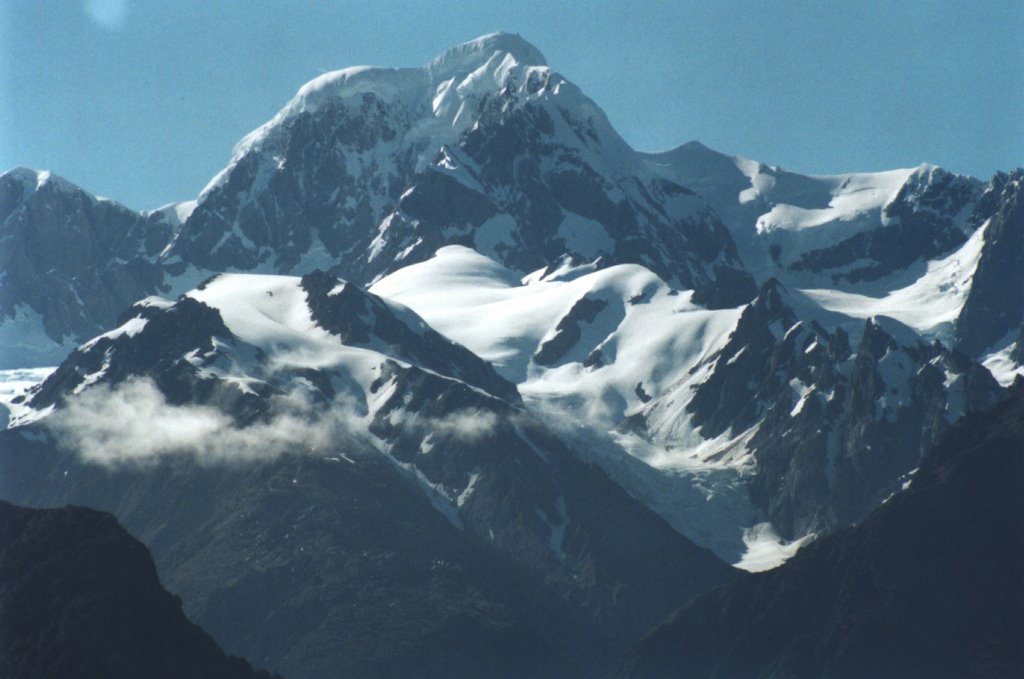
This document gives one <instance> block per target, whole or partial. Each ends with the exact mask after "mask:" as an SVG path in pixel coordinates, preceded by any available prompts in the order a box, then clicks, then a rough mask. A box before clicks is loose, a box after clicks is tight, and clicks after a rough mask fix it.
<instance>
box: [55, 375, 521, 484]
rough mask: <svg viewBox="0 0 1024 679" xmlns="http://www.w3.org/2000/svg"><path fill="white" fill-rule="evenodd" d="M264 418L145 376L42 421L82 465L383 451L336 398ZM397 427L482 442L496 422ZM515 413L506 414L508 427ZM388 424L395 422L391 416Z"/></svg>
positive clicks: (296, 402) (299, 395)
mask: <svg viewBox="0 0 1024 679" xmlns="http://www.w3.org/2000/svg"><path fill="white" fill-rule="evenodd" d="M270 412H271V416H270V417H269V419H267V420H266V421H260V422H256V423H253V424H250V425H249V426H246V427H239V426H238V425H237V424H236V423H235V422H234V421H233V420H232V418H231V417H230V416H229V415H227V414H226V413H224V412H222V411H221V410H219V409H217V408H215V407H212V406H205V405H195V404H186V405H173V404H171V403H168V402H167V399H166V398H164V395H163V393H162V392H161V391H160V389H159V388H157V386H156V385H155V384H154V382H153V381H152V380H151V379H149V378H134V379H130V380H127V381H125V382H123V383H122V384H119V385H117V386H116V387H113V388H111V387H109V386H106V385H96V386H93V387H91V388H89V389H87V390H86V391H85V392H83V393H81V394H78V395H76V396H74V397H72V398H70V399H69V400H68V402H67V404H66V405H65V406H64V407H62V408H60V409H58V410H57V411H55V412H54V413H52V414H51V415H50V416H49V417H47V418H46V419H45V420H44V422H45V423H46V426H47V427H48V429H49V430H50V432H51V433H52V434H53V435H54V436H55V437H56V439H57V442H58V444H59V445H60V446H61V447H62V448H64V449H66V450H69V451H72V452H75V453H76V454H77V455H79V457H80V458H81V459H82V460H83V461H85V462H89V463H94V464H101V465H106V466H120V465H149V464H154V463H156V462H158V461H160V460H161V459H164V458H167V457H170V456H178V457H191V458H193V459H195V460H196V461H197V462H199V463H201V464H231V463H245V462H254V461H264V460H271V459H274V458H277V457H279V456H281V455H284V454H305V455H325V456H326V455H330V454H332V453H333V452H336V451H338V450H339V448H345V449H347V450H349V451H350V450H352V444H355V445H356V446H358V448H360V449H366V450H370V449H380V450H384V449H386V448H385V447H382V446H381V445H380V444H381V443H382V442H380V441H379V440H377V439H376V437H374V436H372V435H371V434H370V433H369V422H368V419H367V418H366V417H365V416H360V415H359V414H358V409H357V408H356V407H355V404H354V403H351V402H346V401H344V400H342V399H338V400H335V401H334V402H332V403H330V404H323V403H313V402H312V401H311V400H310V398H309V397H308V396H307V395H306V394H305V393H304V392H302V391H295V392H293V393H291V394H289V395H287V396H277V397H274V398H273V399H271V403H270ZM395 416H397V419H398V420H399V422H398V423H397V424H398V426H399V427H400V428H403V429H411V430H413V432H414V435H416V436H421V437H433V438H435V439H437V438H441V439H444V438H448V439H455V440H457V441H459V442H462V443H468V444H470V445H474V444H477V443H481V442H483V441H484V440H485V439H486V438H487V437H488V436H489V435H490V434H492V433H493V432H494V431H495V430H496V429H497V428H498V427H499V426H501V425H502V424H503V423H508V421H507V420H506V419H504V418H501V417H499V416H497V415H495V414H494V413H489V412H484V411H477V410H465V411H460V412H457V413H454V414H452V415H450V416H448V417H445V418H422V417H415V415H414V414H412V413H402V414H398V413H394V414H393V415H392V417H395ZM516 418H517V416H513V421H512V422H511V423H512V424H515V421H514V420H515V419H516ZM393 421H394V420H393Z"/></svg>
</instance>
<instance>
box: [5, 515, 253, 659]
mask: <svg viewBox="0 0 1024 679" xmlns="http://www.w3.org/2000/svg"><path fill="white" fill-rule="evenodd" d="M0 676H3V677H6V678H7V679H18V678H21V677H25V678H26V679H28V678H31V679H46V678H49V677H54V678H57V677H59V678H61V679H71V678H79V677H81V678H86V677H97V678H99V677H102V678H104V679H117V678H119V677H125V678H129V677H131V678H134V677H153V678H159V677H167V678H168V679H171V678H178V677H192V678H194V679H201V678H204V677H209V678H210V679H214V678H217V679H247V678H250V677H264V678H266V679H269V677H270V675H269V674H267V673H265V672H256V671H254V670H253V669H252V667H250V666H249V664H248V663H247V662H245V661H244V660H241V659H239V658H234V657H227V656H226V655H224V652H223V651H221V650H220V648H218V647H217V645H216V644H215V643H214V641H213V639H211V638H210V637H209V636H208V635H207V634H206V633H205V632H203V631H202V630H201V629H200V628H199V627H197V626H196V625H194V624H192V623H191V622H189V621H188V619H186V618H185V615H184V613H182V611H181V600H180V599H178V598H177V597H175V596H172V595H171V594H170V593H168V592H167V591H166V590H165V589H163V587H161V586H160V582H159V580H158V579H157V575H156V569H155V568H154V566H153V560H152V558H151V557H150V556H149V552H147V551H146V548H145V547H144V546H143V545H142V543H140V542H139V541H138V540H135V539H134V538H132V537H131V536H130V535H128V533H126V532H125V531H124V529H123V528H121V526H120V525H118V523H117V521H116V520H115V519H114V517H113V516H110V515H109V514H104V513H102V512H97V511H94V510H91V509H85V508H81V507H68V508H65V509H46V510H42V509H27V508H24V507H17V506H15V505H11V504H8V503H6V502H0Z"/></svg>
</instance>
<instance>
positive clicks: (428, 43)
mask: <svg viewBox="0 0 1024 679" xmlns="http://www.w3.org/2000/svg"><path fill="white" fill-rule="evenodd" d="M496 30H505V31H510V32H515V33H519V34H521V35H522V36H523V37H524V38H526V39H527V40H529V41H530V42H532V43H533V44H534V45H536V46H537V47H538V48H539V49H540V51H541V52H543V53H544V54H545V55H546V57H547V60H548V62H549V64H551V65H552V66H553V67H554V68H555V69H556V70H558V71H559V72H561V73H562V74H563V75H565V76H566V77H567V78H569V79H570V80H572V81H574V82H575V83H576V84H578V85H579V86H580V87H581V88H582V89H583V91H584V92H586V93H587V94H588V95H589V96H590V97H591V98H593V99H594V100H595V101H596V102H597V103H598V104H599V105H600V106H601V107H602V108H603V109H604V110H605V111H606V113H607V114H608V116H609V118H610V119H611V121H612V123H613V124H614V125H615V126H616V128H617V129H618V130H619V132H620V133H621V134H622V135H623V137H625V138H626V140H627V141H629V142H630V143H631V144H632V145H633V146H634V147H636V148H638V149H641V150H664V149H668V148H672V147H674V146H677V145H679V144H682V143H685V142H687V141H690V140H693V139H697V140H700V141H702V142H704V143H705V144H707V145H708V146H711V147H712V148H717V149H719V150H722V151H727V152H730V153H735V154H739V155H743V156H746V157H749V158H754V159H757V160H761V161H763V162H766V163H769V164H773V165H781V166H784V167H786V168H789V169H793V170H797V171H802V172H809V173H830V172H842V171H862V170H881V169H888V168H894V167H910V166H915V165H917V164H919V163H921V162H931V163H936V164H939V165H942V166H944V167H947V168H948V169H950V170H953V171H955V172H961V173H966V174H972V175H975V176H978V177H982V178H988V177H989V176H991V175H992V173H993V172H995V171H996V170H999V169H1004V170H1005V169H1011V168H1013V167H1016V166H1019V165H1024V39H1022V38H1021V35H1022V33H1024V0H980V1H979V0H974V1H973V2H959V1H957V0H934V1H931V2H921V1H914V0H903V1H901V2H879V1H868V0H861V1H854V2H850V1H849V0H844V1H842V2H833V1H830V0H816V1H812V2H804V1H800V0H790V1H786V0H773V1H772V2H758V1H754V0H715V1H707V2H645V1H641V0H634V1H632V2H597V1H594V2H567V3H556V2H551V1H550V0H548V1H545V2H535V1H531V0H519V1H517V2H509V1H506V2H500V3H497V2H494V3H492V2H484V1H482V0H474V1H472V2H469V1H466V2H457V1H453V0H432V1H430V2H412V1H404V2H383V1H382V0H377V1H373V2H364V1H345V2H341V1H338V2H328V1H326V0H321V1H317V2H314V1H313V0H290V1H286V0H275V1H271V0H216V1H214V2H210V1H209V0H204V1H202V2H195V1H193V0H173V1H171V2H160V1H158V0H47V1H46V2H42V1H40V0H0V171H4V170H7V169H9V168H11V167H14V166H15V165H27V166H30V167H34V168H37V169H49V170H52V171H54V172H56V173H58V174H61V175H63V176H65V177H67V178H68V179H70V180H72V181H74V182H76V183H79V184H81V185H83V186H84V187H86V188H87V189H89V190H90V191H93V192H96V193H99V194H101V195H106V196H109V197H112V198H115V199H117V200H120V201H121V202H123V203H125V204H126V205H128V206H130V207H133V208H137V209H145V208H153V207H157V206H158V205H161V204H163V203H167V202H171V201H174V200H184V199H188V198H192V197H194V196H195V195H196V194H197V193H198V192H199V190H200V189H201V188H202V187H203V186H204V185H205V183H206V182H207V180H208V179H209V178H210V177H211V176H213V175H214V174H215V173H216V172H217V171H218V170H219V169H220V168H221V167H223V165H224V164H225V163H226V162H227V161H228V160H229V158H230V155H231V148H232V146H233V145H234V143H235V142H236V141H237V140H238V139H239V138H241V137H242V136H243V135H244V134H245V133H246V132H248V131H249V130H251V129H253V128H255V127H256V126H258V125H260V124H261V123H263V122H264V121H265V120H267V119H268V118H270V117H271V116H272V115H273V114H274V113H275V112H276V111H277V109H278V108H280V107H281V106H282V105H283V104H284V103H285V102H286V101H287V100H288V99H289V98H290V97H291V95H292V94H293V93H294V92H295V91H296V90H297V89H298V88H299V87H300V86H301V85H302V84H303V83H304V82H306V81H307V80H309V79H311V78H313V77H315V76H317V75H318V74H319V73H321V72H324V71H329V70H334V69H337V68H342V67H345V66H351V65H357V64H376V65H385V66H418V65H421V64H423V63H426V62H427V61H429V60H430V59H431V58H433V57H434V56H435V55H437V54H438V53H440V52H442V51H444V50H445V49H446V48H448V47H450V46H452V45H455V44H457V43H460V42H463V41H465V40H469V39H472V38H474V37H477V36H478V35H482V34H484V33H490V32H493V31H496Z"/></svg>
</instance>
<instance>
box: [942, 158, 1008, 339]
mask: <svg viewBox="0 0 1024 679" xmlns="http://www.w3.org/2000/svg"><path fill="white" fill-rule="evenodd" d="M1022 196H1024V170H1017V171H1015V172H1013V173H1011V174H1009V175H1004V174H1000V175H997V176H996V178H995V179H994V180H993V181H992V185H991V186H990V187H989V190H988V191H987V192H986V194H985V196H984V197H983V200H984V203H983V204H984V206H985V207H986V208H987V209H988V210H989V211H991V214H990V215H989V216H988V217H987V218H986V219H987V222H986V224H987V226H986V228H985V240H984V245H983V246H982V251H981V257H980V259H979V261H978V267H977V270H976V271H975V273H974V282H973V284H972V286H971V293H970V295H969V296H968V298H967V301H966V302H965V303H964V306H963V309H962V310H961V311H960V317H959V318H958V319H957V340H958V346H959V348H960V349H961V350H962V351H964V352H965V353H967V354H970V355H977V354H979V353H981V352H983V351H984V350H985V349H988V348H990V347H992V345H994V344H996V343H997V342H999V340H1001V339H1003V338H1005V337H1006V336H1007V335H1011V336H1016V334H1017V331H1019V329H1020V328H1021V327H1022V325H1024V198H1022ZM1020 346H1021V345H1020V344H1019V343H1018V345H1017V347H1018V349H1019V348H1020Z"/></svg>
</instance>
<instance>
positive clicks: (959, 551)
mask: <svg viewBox="0 0 1024 679" xmlns="http://www.w3.org/2000/svg"><path fill="white" fill-rule="evenodd" d="M1022 423H1024V393H1022V392H1021V390H1020V389H1017V390H1016V393H1015V394H1014V395H1013V396H1012V397H1011V398H1010V399H1009V401H1007V402H1005V403H1002V404H1000V405H999V406H998V407H996V408H995V409H994V410H993V411H992V412H990V413H985V414H977V415H973V416H971V417H969V418H967V419H966V420H964V421H963V422H962V423H961V424H960V425H958V426H957V427H955V428H953V429H952V430H951V431H950V432H948V434H947V435H946V436H945V437H943V439H942V442H941V443H940V444H939V445H938V446H937V447H936V448H935V449H934V450H933V451H931V452H930V453H929V454H928V455H927V456H926V458H925V460H924V462H923V463H922V466H921V469H920V471H918V472H917V474H916V475H915V476H914V477H913V482H912V484H911V485H910V487H909V488H908V489H905V490H904V491H902V492H900V493H898V494H896V495H895V496H894V497H893V498H892V499H890V500H889V501H888V502H887V503H886V504H884V505H883V506H882V507H881V508H879V509H878V510H877V511H875V512H874V513H873V514H872V515H871V516H870V517H869V518H868V519H867V520H866V521H865V522H864V523H863V524H861V525H859V526H856V527H854V528H850V529H847V530H845V531H842V532H839V533H837V534H836V535H833V536H831V537H828V538H825V539H822V540H819V541H818V542H816V543H814V544H812V545H811V546H809V547H807V548H805V549H804V550H802V551H801V552H800V553H799V554H798V555H797V556H795V557H794V558H793V559H792V560H791V561H789V562H788V563H786V564H785V565H783V566H782V567H780V568H778V569H777V570H774V571H770V572H767V573H759V574H752V575H749V576H746V577H744V578H743V579H742V580H740V581H738V582H736V583H734V584H731V585H728V586H726V587H723V588H721V589H719V590H716V591H715V592H712V593H710V594H708V595H705V596H703V597H700V598H699V599H697V600H696V601H694V602H692V603H691V604H689V605H688V606H686V607H685V608H683V609H682V610H680V611H679V612H677V613H676V614H675V616H673V618H672V619H671V620H670V621H669V622H667V623H665V624H664V625H662V626H661V627H659V628H658V629H656V630H655V631H653V632H652V633H651V634H649V635H648V636H647V637H645V638H644V639H643V640H642V641H640V642H639V643H638V644H637V645H636V646H634V648H633V649H632V650H631V651H630V653H629V655H628V657H627V659H626V661H625V663H624V666H623V668H622V671H621V676H623V677H637V678H639V677H688V676H693V677H755V676H757V677H760V676H788V677H792V676H799V677H804V676H806V677H838V676H842V677H847V676H849V677H853V676H893V677H895V676H917V675H921V676H930V677H963V676H972V675H979V676H980V675H984V676H1000V677H1011V676H1019V675H1020V674H1021V673H1022V672H1024V649H1022V647H1021V644H1020V639H1021V636H1022V635H1024V575H1022V571H1021V569H1020V564H1021V563H1024V502H1022V499H1021V494H1020V485H1021V483H1022V482H1024V456H1022V455H1021V451H1024V427H1022Z"/></svg>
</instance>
